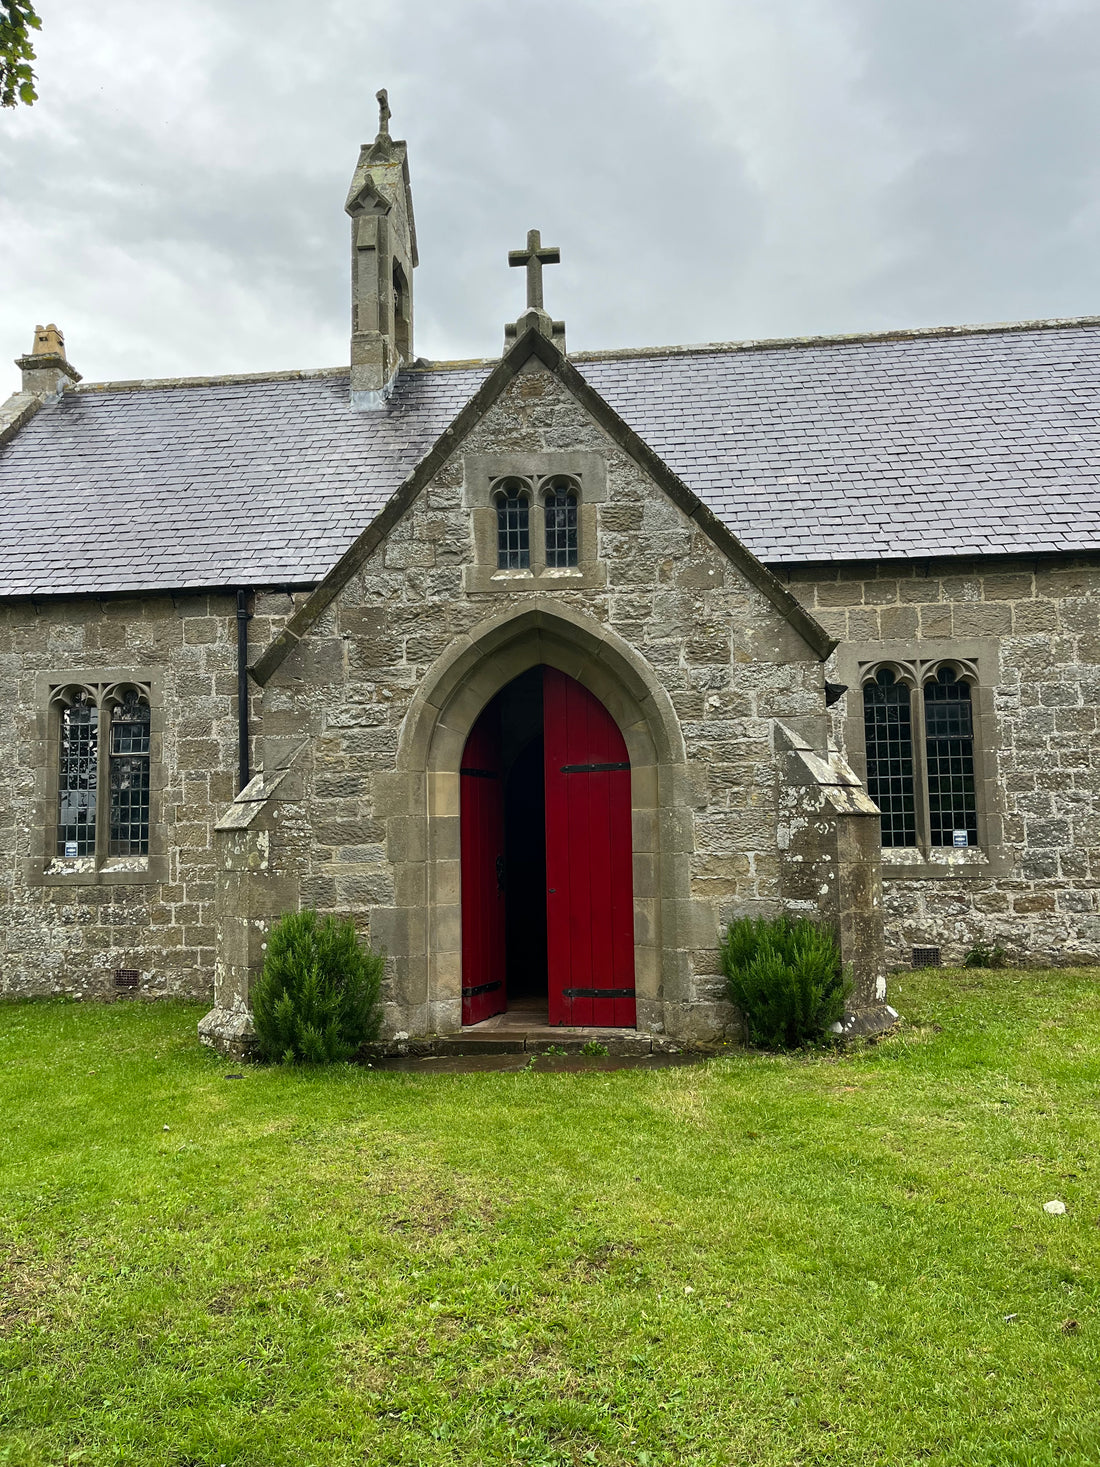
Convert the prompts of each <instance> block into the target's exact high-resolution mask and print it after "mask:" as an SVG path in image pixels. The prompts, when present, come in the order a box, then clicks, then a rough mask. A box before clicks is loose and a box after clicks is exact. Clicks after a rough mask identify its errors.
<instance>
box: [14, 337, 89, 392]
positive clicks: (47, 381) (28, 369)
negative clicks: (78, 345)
mask: <svg viewBox="0 0 1100 1467" xmlns="http://www.w3.org/2000/svg"><path fill="white" fill-rule="evenodd" d="M15 365H16V366H17V367H18V368H19V369H20V371H21V372H22V373H23V391H24V392H29V393H31V394H32V395H33V396H34V397H37V398H39V399H40V401H42V402H49V401H51V400H52V399H53V398H55V397H59V396H60V395H61V393H62V392H64V391H65V388H66V387H68V386H69V385H70V384H72V383H76V382H79V381H80V373H79V372H78V371H77V370H76V368H75V367H71V366H70V365H69V363H68V361H67V360H66V357H65V338H64V336H63V335H62V334H61V332H60V330H59V329H58V328H57V327H56V326H55V325H54V324H53V323H52V322H51V323H50V325H49V326H36V327H35V328H34V345H33V346H32V347H31V350H30V355H29V356H25V357H16V359H15Z"/></svg>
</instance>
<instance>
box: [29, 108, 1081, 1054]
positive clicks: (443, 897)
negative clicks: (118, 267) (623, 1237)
mask: <svg viewBox="0 0 1100 1467" xmlns="http://www.w3.org/2000/svg"><path fill="white" fill-rule="evenodd" d="M380 101H381V119H380V130H379V132H378V136H377V137H376V139H375V141H374V142H373V143H372V144H368V145H365V146H364V147H363V149H362V150H361V153H360V157H359V162H358V165H357V167H356V170H355V173H354V177H353V179H352V184H351V189H350V192H349V194H348V198H347V203H346V206H345V207H346V211H347V214H348V216H349V218H350V225H351V269H352V332H351V352H350V362H349V363H347V364H346V365H344V366H341V367H336V368H333V369H331V370H321V371H301V372H275V373H268V374H261V375H245V376H225V377H206V378H193V379H182V380H171V381H140V380H138V381H123V382H106V383H86V382H83V381H81V378H80V375H79V373H78V372H77V371H76V370H75V369H74V367H73V366H72V365H71V364H70V362H69V360H68V357H67V354H66V350H65V344H64V340H63V337H62V335H61V333H60V332H59V331H58V330H57V328H56V327H53V326H48V327H39V328H36V331H35V337H34V343H33V348H32V350H31V351H30V353H29V354H28V355H26V356H24V357H21V358H19V360H18V366H19V367H20V368H21V370H22V373H23V380H22V390H21V391H20V392H18V393H16V394H15V395H14V396H13V397H12V398H10V399H9V401H8V402H7V403H5V404H4V405H3V407H2V408H0V690H2V696H0V720H2V725H0V726H2V729H3V747H4V748H5V749H6V751H7V758H6V760H5V763H4V768H3V772H2V777H0V830H2V832H3V845H2V850H3V865H2V879H0V904H2V911H3V921H2V924H0V948H2V963H0V991H3V992H5V993H7V994H38V993H57V992H66V993H73V994H77V995H81V996H84V997H87V998H94V997H109V996H112V995H116V994H119V993H137V994H144V995H164V994H184V995H191V996H195V997H207V996H209V997H211V998H212V1000H213V1007H212V1009H211V1012H210V1013H209V1014H208V1016H207V1018H206V1019H205V1020H204V1021H203V1024H202V1025H201V1026H200V1027H201V1029H202V1031H203V1033H204V1036H205V1037H206V1038H207V1039H208V1040H210V1041H211V1042H216V1043H220V1044H234V1043H237V1042H240V1041H241V1040H242V1038H243V1037H244V1036H246V1034H247V1029H248V1022H249V1021H248V1014H247V1000H248V990H249V981H250V976H253V975H255V973H256V972H257V971H258V968H259V966H260V965H261V964H262V961H263V951H264V941H265V934H266V931H267V929H268V926H269V924H270V923H271V922H272V921H273V920H274V919H275V918H277V917H278V916H279V915H280V914H281V913H284V912H287V911H290V910H294V909H297V908H298V907H300V906H309V907H315V908H317V909H318V910H319V911H321V912H331V913H337V914H340V915H345V916H350V917H351V918H352V919H353V920H354V921H355V922H356V924H357V926H358V927H359V929H360V930H361V931H362V933H363V934H364V936H367V937H369V939H370V940H371V941H372V942H373V943H374V944H375V945H376V946H378V947H379V948H382V949H384V950H385V953H386V955H387V970H386V979H385V986H384V1001H385V1016H386V1029H385V1033H386V1035H387V1036H389V1037H390V1038H397V1039H403V1038H405V1037H407V1036H412V1037H413V1038H414V1039H415V1038H419V1037H423V1036H446V1035H452V1036H453V1035H456V1034H459V1033H461V1031H463V1030H464V1029H466V1030H470V1029H476V1027H477V1026H478V1025H486V1026H489V1028H492V1026H493V1025H497V1026H500V1025H502V1024H504V1023H506V1022H507V1021H509V1020H511V1021H513V1022H514V1023H515V1024H518V1025H521V1026H522V1025H523V1024H529V1025H536V1026H538V1025H545V1024H551V1025H555V1026H562V1025H564V1026H567V1027H570V1028H590V1027H598V1028H616V1029H621V1030H626V1031H635V1032H636V1033H637V1034H639V1035H640V1036H642V1037H643V1039H644V1040H646V1041H647V1042H649V1041H651V1042H652V1043H654V1044H655V1043H657V1041H658V1037H661V1038H662V1042H664V1041H665V1040H680V1041H690V1040H697V1039H698V1040H706V1039H712V1038H715V1037H717V1036H719V1035H722V1034H724V1033H727V1032H728V1033H734V1032H735V1029H734V1028H733V1027H732V1026H733V1025H734V1024H735V1016H734V1015H733V1014H732V1013H731V1011H730V1010H729V1008H728V1006H727V1004H726V1003H725V1001H724V999H723V983H722V978H721V974H720V963H719V935H720V932H721V930H722V928H723V926H724V924H725V923H726V922H727V921H728V920H729V919H730V918H731V917H733V916H736V915H740V914H774V913H777V912H779V911H790V912H800V913H808V914H810V915H811V916H814V917H817V918H819V919H821V920H824V921H827V922H829V923H831V924H832V925H833V926H834V928H835V929H836V930H837V932H838V933H839V936H840V941H841V945H842V949H843V953H844V956H845V959H846V961H847V962H848V963H849V964H850V965H851V970H852V974H853V979H854V991H853V996H852V1011H851V1014H850V1016H849V1019H848V1021H847V1022H848V1023H849V1024H850V1025H851V1026H852V1027H862V1028H864V1029H867V1030H873V1029H875V1028H876V1027H881V1025H882V1024H883V1023H884V1022H887V1021H888V1019H889V1016H890V1012H891V1011H890V1010H889V1009H888V1007H887V1003H886V1000H887V991H886V976H887V973H888V971H889V969H890V968H898V967H907V966H909V965H911V964H913V963H920V962H937V961H943V962H957V961H959V960H960V959H961V958H962V956H963V955H964V954H965V953H966V952H967V950H968V949H970V948H971V947H973V946H974V945H976V944H979V943H985V944H990V945H992V944H1000V945H1002V946H1003V947H1004V948H1006V949H1007V950H1008V952H1009V953H1010V955H1011V956H1012V957H1013V958H1014V959H1015V960H1017V961H1020V962H1023V963H1033V964H1042V963H1052V962H1068V961H1077V960H1082V961H1084V960H1089V961H1092V960H1095V959H1096V958H1097V955H1098V953H1100V915H1098V912H1097V875H1098V867H1100V819H1098V813H1097V796H1098V793H1100V751H1098V750H1097V748H1096V745H1095V729H1096V721H1097V705H1098V701H1100V491H1098V473H1100V318H1083V319H1080V320H1069V321H1035V322H1024V323H1018V324H1013V325H999V326H981V327H959V328H948V329H942V330H928V331H921V330H918V331H894V332H880V333H873V334H868V335H862V336H843V337H828V338H813V339H805V340H790V341H748V342H738V343H723V344H718V345H708V346H688V347H667V348H647V349H644V350H636V351H626V350H616V351H606V352H585V353H576V354H572V355H570V354H569V353H568V351H567V348H566V339H565V327H564V325H563V323H562V322H561V321H557V320H555V319H553V317H552V316H551V315H550V314H549V313H548V312H547V311H546V310H545V309H544V306H543V270H544V267H546V266H548V265H551V264H552V263H553V262H554V261H555V260H556V259H557V251H556V250H555V249H552V248H549V247H546V246H543V244H542V242H541V240H540V237H539V235H538V233H537V232H536V231H532V233H531V234H530V235H529V236H528V240H527V244H526V247H525V248H523V249H520V250H516V251H513V252H512V254H511V256H510V261H511V263H512V264H514V265H519V266H521V267H523V268H524V270H525V272H526V286H527V305H526V309H525V310H524V311H523V313H522V314H521V315H520V316H519V319H518V320H517V321H516V323H515V325H514V326H509V327H508V328H507V329H506V331H505V339H504V347H503V354H502V356H501V358H500V359H499V360H494V361H467V362H458V363H454V362H431V361H426V360H424V359H423V358H420V357H417V356H416V355H415V348H414V345H413V327H414V313H413V277H414V271H415V268H416V264H417V241H416V230H415V225H414V220H413V208H412V196H411V193H410V185H409V168H408V162H407V156H406V147H405V144H404V143H402V142H398V141H396V140H393V139H391V137H390V135H389V127H388V118H389V110H388V106H387V105H386V102H385V97H384V94H380ZM1094 862H1096V863H1097V865H1095V866H1094V864H1093V863H1094ZM485 1032H488V1031H485Z"/></svg>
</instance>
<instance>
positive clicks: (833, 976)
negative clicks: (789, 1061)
mask: <svg viewBox="0 0 1100 1467" xmlns="http://www.w3.org/2000/svg"><path fill="white" fill-rule="evenodd" d="M722 961H723V967H724V969H725V974H726V988H727V992H728V994H729V997H730V1000H731V1001H732V1002H733V1003H734V1004H736V1005H737V1007H738V1008H739V1009H740V1010H741V1013H742V1015H743V1017H744V1020H745V1025H746V1028H747V1029H748V1039H749V1043H750V1044H755V1045H757V1046H758V1047H759V1048H761V1049H797V1048H799V1047H800V1046H802V1045H805V1044H812V1043H814V1042H815V1041H816V1040H819V1039H821V1038H823V1036H824V1035H825V1034H826V1032H827V1031H828V1028H829V1026H830V1024H835V1023H836V1022H837V1021H838V1020H839V1019H840V1018H842V1017H843V1014H844V1004H845V1000H846V999H847V997H848V994H849V993H850V992H851V985H850V983H849V982H848V980H847V978H846V976H845V974H844V969H843V966H842V964H841V961H840V949H839V948H838V946H837V942H836V938H835V937H834V936H833V934H832V932H831V931H830V930H829V929H828V928H827V927H819V926H818V925H817V924H816V923H814V922H811V921H809V920H808V918H806V917H796V918H793V919H792V918H790V917H778V918H775V919H774V920H768V919H767V918H758V919H755V920H754V919H753V918H751V917H741V918H739V919H738V920H737V921H735V922H731V923H730V924H729V927H728V928H727V929H726V933H725V937H724V938H723V940H722Z"/></svg>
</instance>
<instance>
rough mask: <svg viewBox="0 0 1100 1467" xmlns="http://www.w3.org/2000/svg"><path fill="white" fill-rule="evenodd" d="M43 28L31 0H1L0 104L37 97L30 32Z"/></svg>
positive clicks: (28, 101) (9, 104)
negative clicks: (32, 67) (32, 66)
mask: <svg viewBox="0 0 1100 1467" xmlns="http://www.w3.org/2000/svg"><path fill="white" fill-rule="evenodd" d="M41 29H42V22H41V20H39V18H38V14H37V12H36V11H35V8H34V6H33V5H31V4H30V0H0V107H14V106H15V105H16V103H18V102H23V103H25V104H26V105H27V106H28V107H29V106H30V105H31V103H32V102H36V101H37V100H38V93H37V92H36V91H35V89H34V71H33V70H32V69H31V62H32V61H33V60H34V47H33V45H32V44H31V31H38V30H41Z"/></svg>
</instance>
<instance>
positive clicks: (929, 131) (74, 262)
mask: <svg viewBox="0 0 1100 1467" xmlns="http://www.w3.org/2000/svg"><path fill="white" fill-rule="evenodd" d="M38 6H39V11H40V13H41V15H42V18H43V30H42V33H41V35H40V38H39V60H38V66H37V70H38V87H39V93H40V100H39V102H38V103H37V104H36V105H35V106H34V107H33V108H30V109H26V108H19V109H16V110H14V111H6V112H3V113H0V282H2V289H0V362H2V363H7V362H10V360H11V358H12V357H13V356H15V355H16V354H17V353H20V352H23V351H26V350H28V349H29V347H30V343H31V333H32V329H33V327H34V325H35V324H36V323H37V322H46V321H56V322H58V323H59V324H60V325H61V326H62V327H63V329H64V331H65V333H66V339H67V343H68V349H69V355H70V358H71V360H72V361H73V363H74V365H75V366H76V367H77V368H78V369H79V370H80V371H81V372H82V373H83V374H84V376H85V378H86V379H87V380H103V379H110V378H128V377H149V376H173V375H179V374H197V373H214V372H226V371H252V370H273V369H279V368H289V367H306V366H329V365H335V364H337V363H340V362H342V361H345V360H346V357H347V338H348V332H349V306H348V292H349V286H348V252H349V247H348V229H349V226H348V221H347V219H346V217H345V216H344V214H343V201H344V197H345V193H346V189H347V185H348V182H349V180H350V177H351V173H352V169H353V166H354V164H355V160H356V157H357V153H358V146H359V144H360V142H362V141H364V140H366V139H369V138H371V137H372V136H373V134H374V131H375V128H376V125H377V121H376V119H377V114H376V108H375V103H374V92H375V90H376V89H377V88H378V87H379V86H387V87H388V88H389V91H390V101H391V105H392V108H393V132H394V135H395V136H397V137H402V138H406V139H407V140H408V143H409V150H410V164H411V171H412V182H413V194H414V199H415V204H416V214H417V230H418V235H419V242H420V256H421V265H420V268H419V270H418V271H417V275H416V279H415V282H414V289H415V301H416V343H415V344H416V350H417V353H418V354H419V355H422V356H428V357H432V358H436V359H441V358H454V357H469V356H488V355H493V354H496V353H499V351H500V345H501V337H502V326H503V322H504V321H505V320H506V319H508V318H514V317H515V316H516V315H517V314H518V312H519V310H520V308H521V305H522V279H523V277H522V275H521V273H520V272H519V271H510V270H509V269H508V268H507V264H506V255H507V251H508V249H509V248H510V247H515V246H517V245H520V244H522V243H523V240H524V236H525V233H526V231H527V229H528V228H531V227H538V228H541V230H542V233H543V239H544V241H546V242H548V243H551V244H556V245H558V246H560V248H561V250H562V254H563V263H562V265H561V266H560V267H557V268H555V269H553V270H551V271H548V273H547V304H548V306H549V307H550V309H551V310H552V311H553V312H554V313H555V314H556V315H561V316H564V317H565V319H566V323H567V326H568V331H569V343H570V346H571V348H573V349H575V350H580V349H590V348H600V347H622V346H636V345H662V344H666V343H670V342H699V341H723V340H735V339H742V338H745V337H751V336H787V335H806V334H810V333H817V332H837V331H862V330H868V329H876V328H882V327H891V326H920V325H931V324H940V323H946V322H956V323H957V322H967V321H996V320H1012V319H1020V318H1024V317H1039V316H1071V315H1085V314H1091V313H1100V86H1098V81H1100V0H397V3H394V0H309V3H308V4H306V3H303V0H159V3H155V4H150V3H149V0H97V3H96V4H94V5H90V4H88V3H87V0H38ZM17 380H18V373H17V372H16V371H15V369H14V367H10V366H0V391H3V392H5V393H6V391H8V390H12V389H14V387H15V386H16V385H17Z"/></svg>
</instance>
